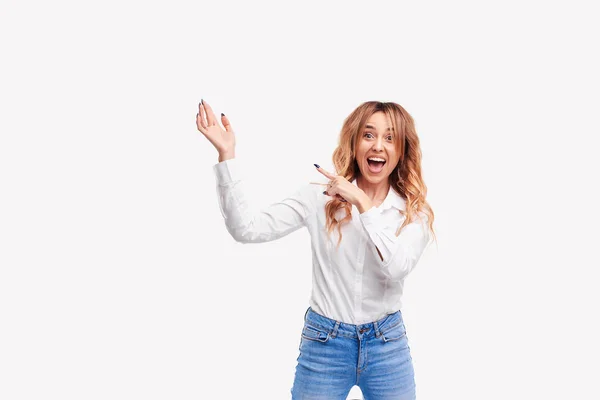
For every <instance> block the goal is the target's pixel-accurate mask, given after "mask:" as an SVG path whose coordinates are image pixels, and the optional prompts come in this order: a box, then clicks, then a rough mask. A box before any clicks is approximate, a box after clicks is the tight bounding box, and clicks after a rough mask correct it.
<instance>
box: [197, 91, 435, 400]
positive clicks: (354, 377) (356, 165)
mask: <svg viewBox="0 0 600 400" xmlns="http://www.w3.org/2000/svg"><path fill="white" fill-rule="evenodd" d="M221 123H222V124H223V127H224V128H225V129H223V128H221V127H220V125H219V124H218V122H217V119H216V118H215V115H214V113H213V111H212V109H211V107H210V105H208V104H207V103H206V102H205V101H201V102H200V104H199V113H198V114H197V115H196V124H197V127H198V130H200V132H202V133H203V134H204V136H206V138H207V139H208V140H209V141H210V142H211V143H212V144H213V145H214V147H215V148H216V149H217V151H218V152H219V162H218V164H216V165H214V167H213V168H214V173H215V176H216V181H217V193H218V199H219V206H220V209H221V213H222V215H223V217H224V218H225V224H226V227H227V230H228V231H229V233H230V234H231V235H232V236H233V238H234V239H235V240H237V241H239V242H245V243H249V242H267V241H271V240H275V239H278V238H281V237H283V236H285V235H287V234H289V233H291V232H294V231H295V230H297V229H299V228H300V227H303V226H304V227H306V228H308V230H309V232H310V236H311V246H312V253H313V258H312V259H313V290H312V294H311V299H310V307H309V308H308V309H307V311H306V314H305V316H304V322H305V323H304V327H303V330H302V334H301V340H300V347H299V350H300V355H299V357H298V364H297V366H296V374H295V378H294V384H293V387H292V398H293V399H341V400H344V399H346V396H347V395H348V393H349V391H350V389H351V388H352V387H353V386H354V385H358V386H359V387H360V389H361V391H362V393H363V396H364V398H365V400H371V399H373V400H377V399H414V398H416V385H415V380H414V369H413V365H412V357H411V355H410V347H409V345H408V337H407V335H406V328H405V325H404V322H403V319H402V312H401V310H400V309H401V307H402V302H401V297H402V292H403V288H404V279H405V278H406V276H407V275H408V274H409V273H410V272H411V271H412V270H413V269H414V268H415V266H416V265H417V263H418V261H419V259H420V258H421V255H422V254H423V252H424V250H425V249H426V247H427V246H428V245H429V243H430V239H431V238H432V235H433V236H435V234H434V232H433V220H434V214H433V211H432V209H431V208H430V206H429V205H428V203H427V202H426V200H425V197H426V194H427V187H426V186H425V184H424V182H423V179H422V178H421V150H420V146H419V139H418V137H417V134H416V131H415V125H414V121H413V119H412V117H411V116H410V114H408V112H406V110H404V108H402V107H401V106H400V105H398V104H396V103H392V102H387V103H382V102H377V101H369V102H365V103H363V104H361V105H360V106H358V107H357V108H356V109H355V110H354V111H353V112H352V113H351V114H350V115H349V116H348V117H347V118H346V120H345V121H344V124H343V127H342V131H341V134H340V138H339V139H340V140H339V145H338V147H337V148H336V149H335V151H334V152H333V164H334V166H335V169H336V171H337V173H336V174H334V173H331V172H328V171H326V170H324V169H323V168H321V167H320V166H319V165H318V164H315V167H316V168H317V171H318V172H320V173H321V174H323V175H324V176H325V177H326V178H327V179H328V183H327V185H326V188H325V191H323V187H322V186H319V185H318V184H304V185H301V187H300V188H299V189H298V190H297V191H296V192H295V193H294V194H293V195H291V196H289V197H287V198H285V199H283V200H282V201H279V202H277V203H274V204H271V205H270V206H269V207H267V208H264V209H262V210H261V211H260V212H257V213H251V212H249V211H248V207H247V204H246V192H245V191H244V189H243V187H242V181H241V180H240V179H239V168H240V165H239V164H238V160H236V159H235V134H234V132H233V129H232V127H231V125H230V123H229V120H228V118H227V117H226V116H225V115H224V114H221Z"/></svg>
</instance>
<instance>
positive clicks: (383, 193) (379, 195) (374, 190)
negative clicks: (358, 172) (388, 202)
mask: <svg viewBox="0 0 600 400" xmlns="http://www.w3.org/2000/svg"><path fill="white" fill-rule="evenodd" d="M356 184H357V186H358V187H359V188H361V189H362V191H363V192H365V194H366V195H367V196H369V198H370V199H371V201H383V200H384V199H385V198H386V197H387V194H388V192H389V190H390V183H389V182H388V180H387V179H386V180H384V181H382V182H379V183H371V182H369V181H367V180H366V179H365V178H364V177H362V176H359V177H358V178H356Z"/></svg>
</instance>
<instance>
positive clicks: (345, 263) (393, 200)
mask: <svg viewBox="0 0 600 400" xmlns="http://www.w3.org/2000/svg"><path fill="white" fill-rule="evenodd" d="M240 168H241V166H240V162H239V160H238V159H236V158H232V159H229V160H225V161H222V162H219V163H218V164H216V165H214V166H213V169H214V173H215V178H216V182H217V195H218V201H219V207H220V210H221V214H222V215H223V217H224V218H225V226H226V227H227V231H228V232H229V233H230V234H231V236H233V238H234V239H235V240H236V241H238V242H241V243H259V242H268V241H271V240H275V239H278V238H281V237H283V236H285V235H288V234H290V233H292V232H294V231H296V230H297V229H299V228H301V227H306V228H308V231H309V233H310V237H311V247H312V255H313V257H312V260H313V261H312V264H313V265H312V284H313V288H312V294H311V298H310V301H309V305H310V306H311V307H312V309H313V310H314V311H315V312H317V313H319V314H321V315H324V316H326V317H329V318H331V319H334V320H337V321H341V322H346V323H350V324H356V325H358V324H363V323H367V322H372V321H376V320H378V319H381V318H383V317H385V316H386V315H387V314H390V313H393V312H395V311H398V310H400V309H401V308H402V301H401V299H402V293H403V290H404V279H405V278H406V276H407V275H408V274H409V273H410V272H411V271H412V270H413V269H414V268H415V266H416V265H417V263H418V261H419V259H420V258H421V256H422V254H423V252H424V250H425V249H426V247H427V246H428V245H429V243H430V232H429V228H428V226H427V224H426V223H427V216H426V215H425V214H423V213H422V214H421V216H422V221H420V220H418V219H417V220H416V221H414V222H412V223H410V224H408V225H407V226H405V227H404V228H403V229H402V231H401V232H400V235H399V236H396V230H397V229H398V228H399V227H400V225H401V224H402V222H404V219H405V217H404V216H402V215H401V214H400V213H399V212H398V210H399V209H401V210H405V206H406V202H405V200H404V199H403V198H402V197H401V196H400V195H398V194H397V193H396V191H395V190H393V189H392V187H391V186H390V190H389V192H388V194H387V197H386V198H385V200H384V201H383V203H382V204H381V205H380V206H379V207H372V208H371V209H369V210H367V211H365V212H363V213H362V214H360V213H359V211H358V209H357V208H356V207H355V206H352V220H351V221H350V222H346V223H344V225H342V234H343V236H342V241H341V243H340V246H339V248H336V245H337V241H338V237H339V236H338V230H337V227H336V228H335V229H334V230H333V231H332V233H331V234H328V233H327V229H326V225H325V204H326V203H327V202H328V201H329V200H331V197H329V196H326V195H324V194H323V186H320V185H312V184H308V183H307V184H303V185H302V186H301V187H300V188H299V189H298V190H297V191H296V192H295V193H294V194H292V195H291V196H289V197H287V198H285V199H283V200H281V201H279V202H276V203H273V204H271V205H269V206H267V207H264V208H262V209H261V210H260V211H258V212H251V211H249V209H248V203H247V198H246V191H245V189H244V187H243V181H242V179H241V174H240V173H241V171H240ZM352 183H353V184H354V185H356V179H355V180H353V181H352ZM345 215H346V212H345V210H339V211H338V212H337V214H336V219H337V220H341V219H342V218H343V217H344V216H345ZM375 246H377V248H375ZM377 249H379V251H380V252H381V255H382V257H383V261H382V259H381V257H380V256H379V254H378V253H377Z"/></svg>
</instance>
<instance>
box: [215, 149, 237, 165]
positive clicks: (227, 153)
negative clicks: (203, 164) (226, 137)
mask: <svg viewBox="0 0 600 400" xmlns="http://www.w3.org/2000/svg"><path fill="white" fill-rule="evenodd" d="M232 158H235V151H233V150H231V151H224V152H222V153H219V162H223V161H225V160H230V159H232Z"/></svg>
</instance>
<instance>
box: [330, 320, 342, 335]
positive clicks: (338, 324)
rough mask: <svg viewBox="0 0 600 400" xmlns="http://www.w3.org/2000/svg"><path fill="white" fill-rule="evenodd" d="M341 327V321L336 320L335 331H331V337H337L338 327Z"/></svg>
mask: <svg viewBox="0 0 600 400" xmlns="http://www.w3.org/2000/svg"><path fill="white" fill-rule="evenodd" d="M339 327H340V321H335V326H334V327H333V332H331V338H335V337H336V336H337V331H338V328H339Z"/></svg>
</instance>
